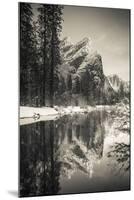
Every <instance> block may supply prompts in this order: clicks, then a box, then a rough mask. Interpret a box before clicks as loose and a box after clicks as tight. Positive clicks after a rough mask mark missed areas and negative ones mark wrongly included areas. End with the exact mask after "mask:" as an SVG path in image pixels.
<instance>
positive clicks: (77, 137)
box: [20, 110, 130, 196]
mask: <svg viewBox="0 0 134 200" xmlns="http://www.w3.org/2000/svg"><path fill="white" fill-rule="evenodd" d="M116 121H117V119H116V118H114V117H113V116H112V115H111V114H109V113H108V112H107V111H106V110H99V111H97V110H95V111H92V112H90V113H85V114H84V113H81V114H80V113H79V114H73V115H68V116H63V117H61V118H59V119H56V120H49V121H40V122H37V123H32V124H27V125H21V126H20V196H38V195H52V194H68V193H69V194H71V193H84V192H104V191H120V190H129V189H130V161H129V155H130V136H129V132H128V131H125V130H124V131H123V130H120V129H118V128H116V126H115V123H116Z"/></svg>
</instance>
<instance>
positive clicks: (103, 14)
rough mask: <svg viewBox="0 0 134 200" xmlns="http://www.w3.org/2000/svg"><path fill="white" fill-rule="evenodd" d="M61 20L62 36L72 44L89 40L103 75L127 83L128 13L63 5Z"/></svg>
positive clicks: (126, 11)
mask: <svg viewBox="0 0 134 200" xmlns="http://www.w3.org/2000/svg"><path fill="white" fill-rule="evenodd" d="M63 19H64V22H63V31H62V37H65V36H69V37H70V39H71V41H72V42H73V43H76V42H78V41H80V40H82V39H83V38H84V37H90V38H91V39H92V43H93V47H94V48H95V49H96V50H97V52H98V53H99V54H100V55H101V56H102V61H103V70H104V73H105V75H110V74H118V75H119V76H120V77H121V78H122V79H124V80H126V81H128V80H129V65H130V63H129V10H127V9H126V10H124V9H108V8H93V7H80V6H64V11H63Z"/></svg>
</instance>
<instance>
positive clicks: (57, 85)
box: [19, 3, 130, 197]
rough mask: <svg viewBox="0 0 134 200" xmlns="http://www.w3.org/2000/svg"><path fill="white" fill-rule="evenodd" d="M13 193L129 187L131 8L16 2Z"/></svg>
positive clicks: (27, 194)
mask: <svg viewBox="0 0 134 200" xmlns="http://www.w3.org/2000/svg"><path fill="white" fill-rule="evenodd" d="M19 40H20V42H19V47H20V51H19V54H20V55H19V58H20V133H19V134H20V136H19V144H20V148H19V154H20V156H19V196H20V197H31V196H42V195H44V196H45V195H57V194H74V193H75V194H76V193H91V192H109V191H123V190H130V77H129V75H130V10H128V9H115V8H97V7H84V6H71V5H50V4H43V3H42V4H41V3H19Z"/></svg>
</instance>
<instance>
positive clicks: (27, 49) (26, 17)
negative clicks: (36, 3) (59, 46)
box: [20, 3, 34, 105]
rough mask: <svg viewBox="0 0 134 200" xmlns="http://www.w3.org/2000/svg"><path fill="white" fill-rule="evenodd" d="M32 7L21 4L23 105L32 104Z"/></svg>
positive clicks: (21, 94) (21, 96)
mask: <svg viewBox="0 0 134 200" xmlns="http://www.w3.org/2000/svg"><path fill="white" fill-rule="evenodd" d="M32 17H33V12H32V7H31V5H30V4H29V3H20V98H21V102H20V104H21V105H25V104H28V105H30V102H31V81H32V80H31V69H32V64H33V58H34V48H33V43H34V36H33V26H32Z"/></svg>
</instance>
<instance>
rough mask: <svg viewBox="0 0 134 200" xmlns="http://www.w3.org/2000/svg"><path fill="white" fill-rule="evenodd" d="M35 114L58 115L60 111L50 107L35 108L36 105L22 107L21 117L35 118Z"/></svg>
mask: <svg viewBox="0 0 134 200" xmlns="http://www.w3.org/2000/svg"><path fill="white" fill-rule="evenodd" d="M35 114H39V115H40V116H49V115H57V114H58V111H56V110H55V109H54V108H50V107H42V108H34V107H26V106H21V107H20V118H33V117H34V116H35Z"/></svg>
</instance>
